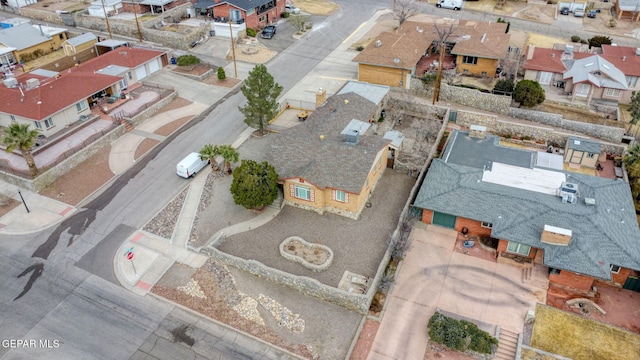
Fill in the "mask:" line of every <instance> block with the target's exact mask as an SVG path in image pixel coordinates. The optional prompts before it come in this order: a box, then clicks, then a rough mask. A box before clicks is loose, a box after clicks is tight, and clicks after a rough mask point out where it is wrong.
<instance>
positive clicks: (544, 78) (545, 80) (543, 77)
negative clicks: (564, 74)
mask: <svg viewBox="0 0 640 360" xmlns="http://www.w3.org/2000/svg"><path fill="white" fill-rule="evenodd" d="M552 76H553V73H550V72H547V71H541V72H540V81H538V82H539V83H540V85H549V83H550V82H551V77H552Z"/></svg>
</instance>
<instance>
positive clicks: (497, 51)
mask: <svg viewBox="0 0 640 360" xmlns="http://www.w3.org/2000/svg"><path fill="white" fill-rule="evenodd" d="M506 29H507V24H505V23H490V22H479V21H471V20H460V22H459V23H458V26H457V27H456V29H455V32H454V35H455V37H454V38H452V39H450V40H451V41H453V42H455V43H456V45H455V46H454V47H453V49H452V50H451V53H452V54H455V55H469V56H477V57H481V58H489V59H502V58H504V57H505V55H506V54H507V49H508V47H509V39H511V35H509V34H505V30H506Z"/></svg>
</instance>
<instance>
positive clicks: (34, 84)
mask: <svg viewBox="0 0 640 360" xmlns="http://www.w3.org/2000/svg"><path fill="white" fill-rule="evenodd" d="M26 85H27V90H31V89H35V88H37V87H38V86H40V80H38V79H28V80H27V81H26Z"/></svg>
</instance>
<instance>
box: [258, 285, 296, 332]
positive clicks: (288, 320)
mask: <svg viewBox="0 0 640 360" xmlns="http://www.w3.org/2000/svg"><path fill="white" fill-rule="evenodd" d="M258 301H259V302H260V305H262V306H264V308H265V309H267V310H269V312H270V313H271V315H272V316H273V317H274V318H275V319H276V320H277V321H278V325H280V326H282V327H284V328H285V329H287V330H289V331H291V332H294V333H301V332H303V331H304V320H302V319H301V318H300V315H299V314H294V313H293V312H291V310H289V309H287V308H286V307H284V306H282V305H280V303H278V302H277V301H275V300H273V299H271V298H270V297H268V296H266V295H263V294H260V296H259V297H258Z"/></svg>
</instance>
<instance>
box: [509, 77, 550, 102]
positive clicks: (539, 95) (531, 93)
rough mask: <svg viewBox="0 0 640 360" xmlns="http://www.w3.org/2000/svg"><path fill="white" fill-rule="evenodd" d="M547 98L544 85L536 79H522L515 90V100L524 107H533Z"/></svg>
mask: <svg viewBox="0 0 640 360" xmlns="http://www.w3.org/2000/svg"><path fill="white" fill-rule="evenodd" d="M544 99H545V93H544V89H543V88H542V86H540V84H539V83H538V82H537V81H534V80H522V81H520V82H518V85H516V88H515V90H514V91H513V100H515V101H517V102H519V103H520V105H522V106H524V107H532V106H535V105H538V104H541V103H542V102H543V101H544Z"/></svg>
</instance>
